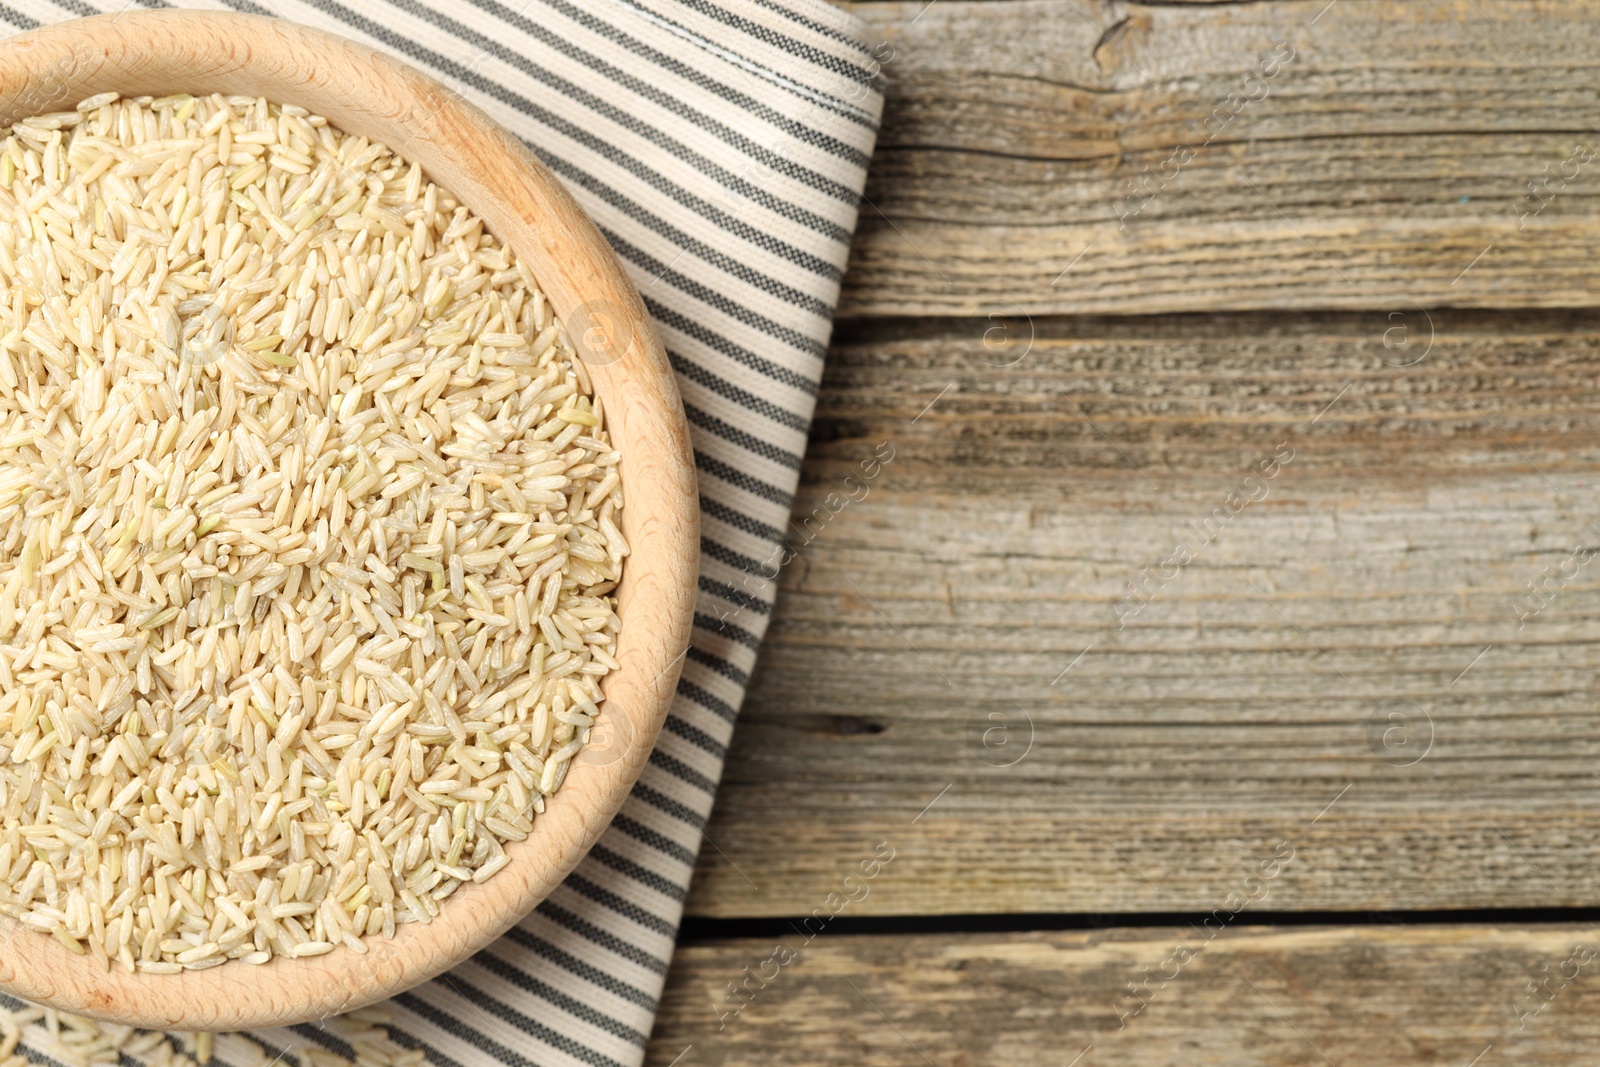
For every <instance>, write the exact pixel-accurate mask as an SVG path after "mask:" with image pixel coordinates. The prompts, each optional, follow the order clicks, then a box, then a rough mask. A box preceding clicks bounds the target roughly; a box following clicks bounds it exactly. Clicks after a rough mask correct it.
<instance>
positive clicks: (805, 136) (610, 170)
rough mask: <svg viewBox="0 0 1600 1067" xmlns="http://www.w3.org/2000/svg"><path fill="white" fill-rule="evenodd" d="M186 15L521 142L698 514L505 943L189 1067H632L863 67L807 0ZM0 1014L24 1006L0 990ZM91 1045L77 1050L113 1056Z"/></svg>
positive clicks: (250, 1037) (854, 190)
mask: <svg viewBox="0 0 1600 1067" xmlns="http://www.w3.org/2000/svg"><path fill="white" fill-rule="evenodd" d="M140 2H141V3H142V4H143V5H144V6H147V7H166V6H170V5H169V4H168V3H167V2H166V0H140ZM129 5H130V0H0V22H3V23H4V24H5V25H6V26H7V27H8V29H9V30H10V31H11V32H15V31H18V30H22V29H28V28H31V27H34V26H37V25H39V24H41V23H45V22H53V21H57V20H61V19H66V18H70V17H73V16H79V15H89V14H96V13H99V12H103V11H115V10H119V9H121V8H123V7H125V6H129ZM180 6H190V5H189V4H187V3H186V4H182V5H180ZM196 6H208V7H231V8H233V9H235V10H240V11H249V12H254V13H257V14H269V15H278V16H281V17H283V18H287V19H292V20H294V21H296V22H300V23H304V24H306V25H310V26H315V27H318V28H321V29H325V30H330V31H332V32H335V33H339V34H343V35H346V36H348V37H352V38H355V39H357V40H360V41H363V42H365V43H367V44H370V45H373V46H375V47H377V48H379V49H382V50H384V51H387V52H390V53H393V54H395V55H397V56H399V57H401V58H402V59H404V60H406V61H408V62H410V63H412V64H414V65H416V66H417V67H419V68H421V69H422V70H424V71H426V72H428V73H429V74H432V75H433V76H434V77H436V78H438V79H440V80H441V81H443V82H445V83H447V84H448V85H450V86H452V87H454V88H455V89H457V90H459V91H460V92H461V93H462V94H463V95H464V96H465V97H466V98H467V99H469V100H471V101H472V102H473V103H475V104H477V105H478V106H480V107H482V108H483V109H484V110H485V111H487V112H488V113H489V114H490V115H491V116H492V117H494V118H495V119H496V120H497V121H499V122H500V123H501V124H502V125H504V126H505V128H506V129H508V130H510V131H511V132H512V133H514V134H516V135H517V136H519V137H521V138H522V139H523V140H524V141H525V142H527V144H528V145H529V146H530V147H531V148H532V149H533V150H534V152H536V153H537V154H538V155H539V157H540V158H541V159H543V160H544V162H545V163H546V164H547V165H548V166H549V167H550V168H551V170H553V171H554V172H555V174H556V175H557V176H558V177H560V178H561V179H562V180H563V181H564V182H565V183H566V185H567V187H568V188H569V189H570V190H571V191H572V193H573V194H574V195H575V196H576V197H577V199H578V201H579V202H580V203H581V204H582V205H583V206H584V208H585V209H587V210H588V212H589V213H590V215H591V216H593V218H594V219H595V221H596V222H597V223H598V224H599V226H600V228H601V230H602V231H603V232H604V233H605V235H606V237H607V238H608V239H609V240H610V242H611V244H612V245H613V247H615V249H616V250H617V253H618V255H619V256H620V257H621V258H622V261H623V263H624V264H625V265H626V267H627V269H628V271H629V272H630V273H631V274H632V276H633V279H634V281H635V282H636V283H637V285H638V287H639V289H640V291H641V292H642V293H643V294H644V299H645V303H646V304H647V305H648V306H649V309H650V311H651V314H652V315H654V317H655V320H656V323H657V325H658V327H659V329H660V331H661V334H662V337H663V339H664V340H665V342H666V347H667V350H668V352H669V353H670V355H671V359H672V364H673V366H674V368H676V370H677V373H678V378H679V385H680V386H681V388H682V391H683V398H684V406H685V408H686V409H687V412H688V416H689V422H690V425H691V427H692V429H693V434H694V445H695V457H696V460H697V462H698V464H699V469H700V500H701V507H702V513H703V516H704V525H703V530H704V539H703V541H702V561H701V576H700V599H699V604H698V607H697V612H696V616H695V622H696V626H695V631H694V643H693V645H692V647H691V648H690V649H689V652H688V659H687V663H686V666H685V668H684V672H683V680H682V682H681V683H680V684H679V686H678V696H677V700H676V702H675V703H674V705H673V709H672V714H671V717H670V718H669V719H668V720H667V726H666V730H665V731H664V732H663V733H662V736H661V740H660V743H659V744H658V745H657V747H656V750H655V753H654V755H653V756H652V758H651V761H650V764H649V766H648V767H647V768H646V770H645V772H644V776H643V778H642V779H641V780H640V782H639V784H638V785H637V786H636V787H635V789H634V791H633V795H632V797H631V798H630V799H629V800H628V802H627V805H626V806H625V807H624V808H623V810H622V813H621V814H620V815H618V816H617V818H616V820H615V822H614V823H613V824H612V826H611V828H610V830H609V831H608V832H607V833H606V835H605V836H604V837H603V838H602V839H601V841H600V843H599V844H598V845H597V846H596V847H595V849H594V851H593V853H592V854H591V855H590V856H589V857H588V858H587V859H585V860H584V862H583V864H582V865H581V866H580V867H579V868H578V869H577V871H576V872H574V873H573V875H572V876H571V877H570V878H568V879H567V881H566V883H565V884H564V885H562V886H561V887H560V888H559V889H557V890H556V891H555V893H554V894H552V895H551V897H550V899H549V900H547V901H546V902H545V903H544V904H542V905H541V906H540V907H539V908H538V910H537V911H536V912H534V914H533V915H531V916H529V917H528V919H527V920H526V921H524V922H523V923H522V924H521V925H520V926H519V927H518V928H516V929H514V930H513V931H512V932H511V933H510V934H508V935H507V936H506V937H505V938H504V939H502V940H501V941H499V942H498V943H496V944H495V945H493V946H492V947H490V948H489V949H488V950H486V951H485V952H483V953H482V954H480V955H479V956H478V957H476V958H475V959H473V960H472V961H471V962H469V963H467V964H465V965H464V966H462V967H460V968H458V969H456V970H455V971H453V972H451V973H450V974H448V975H446V976H445V977H443V978H440V979H438V980H437V981H434V982H431V983H429V984H428V985H425V986H423V987H421V988H419V989H417V990H415V991H413V992H411V993H408V994H406V995H404V996H401V997H398V998H396V999H395V1000H394V1001H392V1002H390V1003H388V1004H387V1005H385V1006H384V1009H383V1012H381V1013H378V1014H372V1013H361V1016H362V1018H361V1021H356V1020H348V1019H347V1020H330V1021H329V1022H328V1023H327V1024H325V1025H323V1026H316V1025H308V1026H302V1027H296V1028H294V1029H292V1030H280V1031H271V1032H265V1033H258V1034H237V1035H226V1036H219V1037H217V1038H216V1039H215V1044H214V1056H215V1060H216V1061H217V1062H219V1063H221V1064H225V1065H227V1067H258V1065H265V1064H268V1063H269V1062H272V1061H278V1062H283V1063H286V1064H289V1065H291V1067H323V1065H324V1064H331V1063H336V1062H339V1063H343V1062H348V1061H349V1060H352V1059H354V1058H355V1057H356V1056H357V1055H358V1054H361V1055H362V1056H363V1059H364V1061H365V1062H376V1063H383V1062H395V1061H397V1060H398V1062H400V1063H404V1064H409V1063H411V1062H413V1061H421V1060H426V1061H427V1062H430V1063H434V1064H439V1065H441V1067H455V1065H462V1067H480V1065H482V1067H488V1065H489V1064H493V1063H497V1062H498V1063H505V1064H514V1065H518V1067H529V1065H534V1064H537V1065H540V1067H546V1065H549V1067H556V1065H561V1067H566V1065H579V1064H583V1065H589V1067H634V1065H637V1064H639V1063H640V1062H641V1061H642V1060H643V1058H644V1050H645V1044H646V1041H647V1038H648V1036H649V1033H650V1028H651V1024H652V1021H653V1019H654V1015H655V1009H656V1004H657V1001H658V998H659V996H660V993H661V989H662V985H663V983H664V981H665V978H666V973H667V966H668V962H669V960H670V959H671V956H672V947H673V939H674V935H675V933H676V931H677V927H678V921H679V918H680V916H681V914H682V910H683V902H684V898H685V896H686V892H687V888H688V885H689V877H690V874H691V872H692V871H693V869H694V861H695V855H696V853H697V851H698V850H699V848H700V839H701V829H702V827H703V826H704V825H705V822H706V817H707V815H708V814H709V813H710V810H711V803H712V798H713V795H714V793H715V791H716V787H717V782H718V779H719V778H720V776H721V773H722V764H723V758H724V755H725V753H726V751H727V745H728V741H729V738H730V736H731V734H732V731H733V723H734V719H735V717H736V715H737V714H738V710H739V705H740V702H741V700H742V699H743V697H744V691H745V686H746V685H747V683H748V681H749V678H750V671H751V669H752V667H753V666H754V664H755V657H756V650H757V648H758V646H759V645H760V643H761V637H762V634H763V632H764V631H765V629H766V625H767V619H768V617H769V615H770V612H771V608H772V601H773V596H774V592H775V585H774V583H773V581H772V580H771V579H772V577H774V576H775V574H776V563H777V561H779V560H780V558H781V553H782V548H781V542H782V540H783V538H784V526H785V524H786V523H787V521H788V518H789V505H790V501H791V499H792V497H793V494H794V491H795V487H796V484H797V482H798V479H799V474H800V460H801V456H802V454H803V453H804V451H805V444H806V434H807V430H808V427H809V425H810V421H811V414H812V407H813V404H814V402H815V400H816V396H817V388H818V382H819V380H820V379H821V377H822V363H823V355H824V352H825V350H826V346H827V342H828V334H829V330H830V328H831V326H832V320H833V311H834V307H835V304H836V302H837V299H838V295H839V281H840V277H841V275H842V274H843V272H844V267H845V260H846V256H847V253H848V250H849V245H850V237H851V233H852V232H853V230H854V228H855V224H856V216H857V209H858V204H860V203H861V202H862V191H863V186H864V184H865V180H866V171H867V162H868V159H869V157H870V155H871V153H872V149H873V144H874V141H875V138H876V135H877V128H878V120H879V115H880V112H881V110H882V104H883V100H882V96H881V93H880V89H879V78H878V72H879V63H880V59H881V56H879V55H877V54H875V51H874V49H872V48H871V47H870V46H869V43H868V42H867V41H866V40H865V39H864V37H863V29H862V27H861V25H860V24H859V23H858V22H857V21H856V20H855V18H854V17H853V16H850V15H848V14H846V13H844V12H843V11H840V10H838V9H836V8H834V7H832V6H831V5H830V4H828V3H827V2H825V0H360V2H359V3H358V2H357V0H226V3H221V2H208V0H202V4H199V5H196ZM0 1008H3V1009H8V1010H11V1011H19V1010H22V1005H20V1004H19V1003H18V1002H16V1001H7V1000H6V999H5V998H0ZM32 1014H33V1013H25V1014H23V1016H22V1018H23V1019H25V1020H26V1019H28V1018H29V1017H30V1016H31V1015H32ZM0 1019H4V1011H3V1010H0ZM50 1021H51V1020H41V1021H39V1022H35V1023H33V1024H32V1025H30V1026H29V1027H28V1028H27V1030H26V1033H25V1035H24V1038H23V1042H22V1046H21V1052H22V1053H23V1054H24V1055H25V1056H26V1057H27V1059H28V1060H29V1061H31V1062H32V1063H35V1064H51V1065H57V1067H62V1065H75V1064H79V1063H85V1062H87V1059H88V1057H89V1056H90V1054H91V1053H92V1052H95V1051H96V1042H97V1040H98V1038H97V1032H95V1031H90V1030H87V1029H84V1028H79V1027H77V1026H76V1025H75V1024H72V1023H70V1022H69V1023H63V1024H61V1026H60V1029H59V1032H58V1033H56V1034H52V1033H51V1032H50V1027H49V1026H48V1025H47V1024H48V1023H49V1022H50ZM5 1030H6V1028H5V1027H4V1026H3V1025H0V1063H3V1062H4V1061H5V1060H6V1059H7V1054H8V1053H9V1051H10V1049H9V1048H8V1047H7V1046H8V1044H9V1042H8V1040H7V1037H6V1033H5ZM108 1042H109V1043H101V1044H100V1046H99V1047H100V1048H109V1047H110V1045H111V1044H115V1045H120V1046H122V1047H123V1048H124V1049H125V1054H124V1055H123V1058H122V1060H121V1062H122V1064H123V1065H124V1067H133V1065H134V1064H139V1063H146V1064H148V1063H159V1062H161V1061H162V1060H164V1059H167V1058H170V1057H174V1056H177V1055H180V1054H181V1055H186V1056H189V1055H194V1054H195V1052H196V1051H197V1049H196V1042H195V1041H194V1040H193V1039H191V1038H189V1037H187V1036H163V1035H125V1034H122V1033H120V1032H118V1031H114V1030H111V1031H108ZM210 1044H211V1042H209V1041H207V1042H205V1045H210ZM403 1050H409V1051H403ZM198 1051H202V1052H203V1051H205V1049H204V1047H203V1046H202V1048H201V1049H199V1050H198ZM108 1055H109V1054H106V1053H102V1055H100V1056H98V1057H96V1060H97V1062H110V1063H116V1062H118V1061H117V1058H116V1057H115V1056H114V1055H109V1058H108Z"/></svg>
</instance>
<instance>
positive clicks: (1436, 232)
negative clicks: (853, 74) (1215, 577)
mask: <svg viewBox="0 0 1600 1067" xmlns="http://www.w3.org/2000/svg"><path fill="white" fill-rule="evenodd" d="M925 6H926V10H923V9H924V7H925ZM1324 8H1326V10H1325V11H1324ZM854 10H855V11H856V12H857V13H858V14H860V15H861V16H863V17H864V18H866V19H867V20H868V22H869V23H870V25H871V26H872V32H873V33H874V34H875V35H877V36H878V37H880V38H881V39H882V40H883V41H884V42H885V43H886V45H887V46H888V47H889V48H892V50H893V52H892V55H891V56H890V58H888V60H887V62H886V63H885V64H884V73H885V77H886V79H887V81H888V99H887V107H886V113H885V125H884V130H883V134H882V136H881V137H880V139H879V148H878V153H877V156H876V157H875V159H874V161H873V168H872V174H871V178H870V181H869V185H868V190H867V196H868V199H869V201H870V203H869V204H868V205H867V206H866V207H864V209H863V212H862V222H861V227H860V231H859V234H858V237H857V240H856V243H855V246H854V250H853V253H852V255H853V259H852V266H851V271H850V274H849V277H848V278H847V281H846V285H845V293H844V298H843V308H842V313H843V314H846V315H872V314H886V315H908V314H958V315H987V314H990V313H1002V314H1011V313H1016V312H1019V311H1026V312H1031V313H1034V314H1039V313H1047V312H1056V313H1065V312H1072V313H1083V312H1103V313H1145V312H1167V311H1191V310H1199V311H1211V310H1219V309H1228V308H1242V309H1255V308H1368V307H1373V306H1377V305H1379V304H1382V303H1384V302H1386V301H1390V300H1392V299H1394V298H1396V297H1397V296H1404V297H1409V298H1411V299H1414V300H1417V301H1420V302H1421V303H1423V304H1426V305H1430V306H1431V305H1434V304H1440V303H1446V304H1452V305H1460V306H1488V307H1495V306H1500V307H1514V306H1576V305H1587V304H1592V303H1594V302H1595V300H1596V297H1597V295H1600V282H1597V277H1600V276H1597V274H1596V272H1595V271H1594V270H1593V248H1594V246H1595V244H1596V240H1597V238H1600V217H1597V216H1600V211H1597V206H1600V200H1597V194H1600V181H1597V175H1600V160H1593V161H1591V162H1589V163H1587V164H1584V163H1582V162H1580V161H1573V162H1572V163H1571V164H1570V165H1567V166H1566V167H1565V170H1566V171H1569V172H1572V177H1571V179H1570V180H1567V179H1565V178H1562V177H1561V174H1562V171H1563V165H1564V164H1566V163H1567V161H1568V160H1569V158H1570V157H1571V155H1572V152H1573V150H1574V147H1575V146H1576V145H1579V144H1582V145H1586V146H1589V148H1591V149H1592V148H1596V147H1600V134H1597V132H1596V129H1597V126H1596V124H1597V123H1600V94H1597V87H1596V84H1595V81H1594V78H1593V76H1592V63H1591V58H1592V53H1593V50H1594V34H1595V25H1596V14H1597V12H1600V9H1597V8H1596V7H1595V6H1594V5H1593V4H1592V3H1588V2H1580V3H1570V4H1560V5H1546V4H1534V3H1530V2H1527V0H1515V2H1510V0H1423V2H1418V3H1405V4H1391V3H1386V2H1383V0H1338V2H1337V3H1335V4H1334V5H1332V6H1331V7H1327V0H1293V2H1286V0H1270V2H1266V3H1216V4H1209V3H1208V4H1171V5H1168V4H1162V5H1148V6H1146V5H1140V4H1129V3H1122V2H1121V0H1109V2H1106V0H1101V2H1096V0H1013V2H1003V3H993V2H980V3H961V2H956V0H939V2H937V3H934V4H931V5H925V2H924V0H907V2H905V3H872V4H859V5H856V6H855V7H854ZM919 12H920V14H919ZM1319 12H1322V14H1321V17H1320V18H1318V15H1319ZM1313 22H1314V24H1313ZM1280 43H1287V45H1288V46H1289V47H1290V48H1292V49H1293V58H1292V60H1289V61H1288V62H1286V63H1283V64H1281V65H1280V67H1279V69H1278V70H1277V73H1276V74H1275V76H1273V77H1271V78H1266V77H1263V76H1262V73H1261V65H1262V63H1263V62H1266V61H1269V60H1270V57H1272V56H1273V54H1274V52H1275V50H1276V49H1277V47H1278V46H1279V44H1280ZM886 54H888V53H886ZM1252 72H1253V73H1254V75H1255V77H1254V79H1253V80H1251V81H1249V82H1247V81H1246V77H1247V75H1250V74H1252ZM1230 94H1237V95H1238V96H1239V97H1240V98H1241V99H1243V98H1245V97H1250V98H1252V99H1249V100H1248V101H1247V102H1245V103H1243V104H1241V105H1239V106H1237V107H1232V106H1229V105H1228V104H1227V101H1228V99H1229V96H1230ZM1218 109H1222V110H1221V111H1220V112H1219V111H1218ZM1214 114H1215V115H1217V116H1218V117H1215V118H1213V115H1214ZM1208 123H1209V125H1208ZM1181 146H1188V148H1189V149H1190V150H1192V153H1193V154H1192V158H1190V157H1188V156H1184V155H1180V156H1178V157H1177V158H1176V159H1174V152H1175V151H1181V150H1182V148H1181ZM1590 158H1591V160H1592V159H1593V157H1592V156H1591V157H1590ZM1147 168H1148V172H1147ZM1546 168H1548V171H1549V173H1550V174H1552V175H1555V176H1556V180H1554V181H1552V182H1551V183H1550V184H1549V185H1547V186H1541V193H1540V196H1541V198H1543V199H1548V200H1549V203H1548V205H1547V206H1545V207H1544V208H1543V209H1542V210H1541V211H1539V212H1538V213H1537V214H1530V215H1529V216H1528V217H1527V218H1526V219H1523V218H1522V217H1521V216H1520V215H1519V211H1523V210H1531V208H1532V207H1534V206H1537V204H1538V201H1535V200H1532V199H1529V197H1530V192H1529V189H1528V184H1527V183H1528V182H1529V181H1531V180H1541V181H1542V180H1544V178H1545V176H1546ZM1152 175H1153V177H1152ZM1146 195H1148V196H1149V197H1150V199H1149V200H1148V202H1146V203H1144V205H1143V207H1142V209H1141V210H1139V211H1138V212H1137V213H1136V214H1132V215H1130V217H1128V218H1127V219H1126V220H1122V221H1119V219H1120V217H1121V215H1122V214H1123V212H1124V211H1128V210H1130V205H1137V204H1138V203H1139V202H1140V201H1141V200H1142V199H1143V197H1144V196H1146ZM1130 196H1131V197H1133V199H1132V200H1129V199H1128V198H1129V197H1130ZM1123 223H1125V225H1124V224H1123ZM1490 246H1493V247H1492V249H1491V250H1490V251H1489V252H1488V253H1487V254H1486V255H1484V256H1483V258H1482V259H1481V260H1479V261H1478V262H1477V265H1476V266H1475V267H1473V269H1472V270H1471V271H1469V272H1468V273H1466V275H1465V276H1464V277H1460V278H1459V281H1457V279H1458V276H1460V275H1461V274H1462V272H1463V271H1464V270H1466V268H1467V267H1468V266H1469V264H1471V263H1472V262H1473V261H1474V259H1475V257H1477V256H1479V254H1480V253H1483V252H1484V251H1485V249H1489V248H1490ZM1086 247H1087V248H1088V249H1089V251H1088V252H1087V254H1086V255H1084V257H1083V259H1082V260H1081V261H1079V262H1078V263H1077V265H1076V266H1075V267H1073V268H1072V270H1071V271H1070V273H1068V274H1066V275H1065V276H1063V274H1062V272H1063V270H1064V269H1065V268H1067V267H1068V265H1069V264H1070V263H1072V262H1073V261H1074V259H1075V257H1077V256H1078V255H1079V253H1080V252H1082V251H1083V250H1084V249H1085V248H1086Z"/></svg>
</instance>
